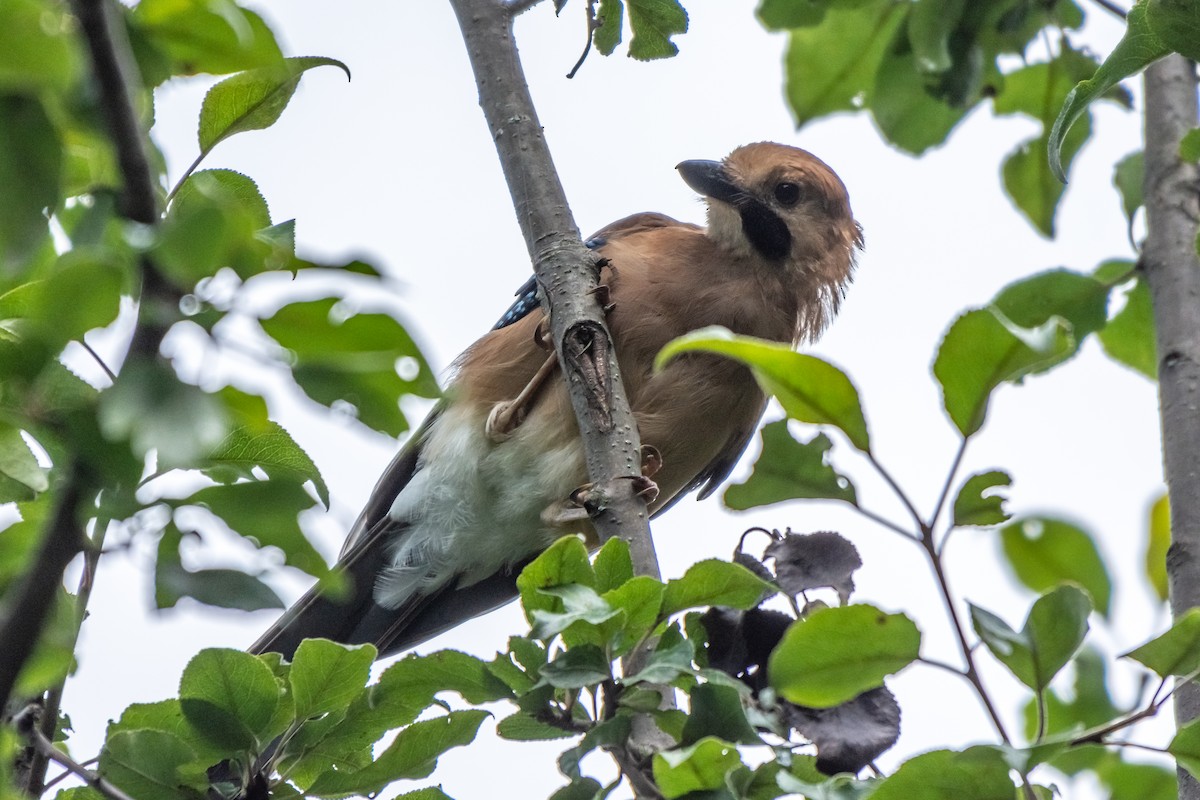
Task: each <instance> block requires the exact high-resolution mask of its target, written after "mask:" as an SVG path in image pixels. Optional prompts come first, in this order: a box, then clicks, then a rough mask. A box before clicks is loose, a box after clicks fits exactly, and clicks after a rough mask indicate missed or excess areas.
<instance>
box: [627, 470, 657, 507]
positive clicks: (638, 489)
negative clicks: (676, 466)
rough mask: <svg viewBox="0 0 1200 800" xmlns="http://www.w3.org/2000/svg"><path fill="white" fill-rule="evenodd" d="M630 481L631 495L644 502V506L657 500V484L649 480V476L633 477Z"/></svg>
mask: <svg viewBox="0 0 1200 800" xmlns="http://www.w3.org/2000/svg"><path fill="white" fill-rule="evenodd" d="M630 480H632V481H633V493H634V494H636V495H637V496H638V497H640V498H642V499H643V500H645V501H646V505H650V504H651V503H653V502H654V501H655V500H657V499H658V484H657V483H655V482H654V481H652V480H650V476H649V475H635V476H634V477H633V478H631V479H630Z"/></svg>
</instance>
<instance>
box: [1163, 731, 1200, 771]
mask: <svg viewBox="0 0 1200 800" xmlns="http://www.w3.org/2000/svg"><path fill="white" fill-rule="evenodd" d="M1167 752H1168V753H1170V754H1171V755H1173V756H1175V760H1176V761H1177V762H1179V766H1181V767H1183V768H1184V769H1186V770H1187V771H1188V772H1190V773H1191V774H1192V777H1193V778H1195V777H1198V776H1200V720H1192V721H1191V722H1189V723H1187V724H1186V725H1184V726H1183V727H1181V728H1180V729H1179V733H1177V734H1175V738H1174V739H1172V740H1171V743H1170V744H1169V745H1167Z"/></svg>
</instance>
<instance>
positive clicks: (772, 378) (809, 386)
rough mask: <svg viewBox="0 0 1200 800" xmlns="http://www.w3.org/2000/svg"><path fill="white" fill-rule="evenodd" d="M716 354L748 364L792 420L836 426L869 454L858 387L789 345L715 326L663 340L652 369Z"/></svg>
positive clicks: (764, 389)
mask: <svg viewBox="0 0 1200 800" xmlns="http://www.w3.org/2000/svg"><path fill="white" fill-rule="evenodd" d="M694 351H701V352H709V353H718V354H720V355H723V356H728V357H729V358H732V359H735V360H737V361H740V362H742V363H743V364H745V365H746V366H748V367H750V370H751V372H753V373H754V377H755V379H757V380H758V383H759V385H761V386H762V388H763V391H765V392H767V393H768V394H773V395H775V397H776V398H778V399H779V402H780V404H781V405H782V406H783V410H784V411H785V412H787V415H788V416H789V417H791V418H792V419H796V420H799V421H801V422H810V423H813V424H816V425H833V426H835V427H837V428H839V429H840V430H841V431H842V432H843V433H845V434H846V437H847V438H848V439H849V440H850V442H851V444H853V445H854V446H855V447H857V448H858V449H859V450H862V451H863V452H870V450H871V442H870V435H869V434H868V432H867V422H866V419H864V417H863V411H862V406H861V404H860V403H859V400H858V391H857V390H856V389H855V388H854V384H852V383H851V382H850V379H849V378H847V377H846V374H845V373H844V372H842V371H841V370H840V369H838V368H837V367H835V366H833V365H832V364H829V363H827V362H825V361H822V360H821V359H819V358H817V357H816V356H810V355H805V354H803V353H797V352H796V351H794V350H792V349H791V348H790V347H787V346H785V345H781V344H777V343H775V342H768V341H765V340H763V339H755V338H753V337H750V336H738V335H735V334H733V333H730V332H729V331H728V330H726V329H724V328H721V327H715V326H714V327H709V328H702V329H701V330H698V331H693V332H692V333H689V334H687V335H686V336H681V337H679V338H678V339H675V340H673V341H671V342H668V343H667V346H666V347H664V348H663V349H662V352H660V353H659V354H658V356H657V358H655V362H654V366H655V369H662V368H663V366H664V365H665V364H666V363H667V362H668V361H670V360H671V359H673V358H675V357H676V356H678V355H679V354H680V353H687V352H694Z"/></svg>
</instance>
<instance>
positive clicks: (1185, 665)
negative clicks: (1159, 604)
mask: <svg viewBox="0 0 1200 800" xmlns="http://www.w3.org/2000/svg"><path fill="white" fill-rule="evenodd" d="M1122 658H1132V659H1133V660H1134V661H1138V662H1140V663H1142V664H1144V665H1146V666H1147V667H1149V668H1150V669H1152V670H1154V671H1155V672H1157V673H1158V674H1159V675H1161V676H1162V677H1164V678H1165V677H1167V676H1168V675H1190V674H1191V673H1193V672H1195V671H1196V670H1197V669H1200V609H1198V608H1190V609H1188V610H1187V611H1186V612H1185V613H1184V614H1183V616H1181V617H1179V619H1177V620H1176V621H1175V624H1174V625H1172V626H1171V629H1170V630H1169V631H1167V632H1166V633H1164V634H1163V635H1162V636H1159V637H1157V638H1154V639H1151V640H1150V641H1149V642H1146V644H1144V645H1142V646H1141V647H1138V648H1135V649H1133V650H1130V651H1129V652H1128V653H1125V654H1124V655H1123V656H1122Z"/></svg>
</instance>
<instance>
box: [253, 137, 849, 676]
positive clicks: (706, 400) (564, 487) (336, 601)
mask: <svg viewBox="0 0 1200 800" xmlns="http://www.w3.org/2000/svg"><path fill="white" fill-rule="evenodd" d="M676 169H677V170H678V172H679V174H680V176H681V177H682V178H683V180H684V182H685V183H686V184H687V185H688V186H689V187H690V188H691V189H692V190H693V191H695V192H696V193H698V194H699V195H701V197H702V198H703V200H704V201H705V203H706V205H707V225H706V226H700V225H696V224H692V223H688V222H680V221H677V220H675V219H672V218H671V217H668V216H666V215H664V214H659V213H654V212H643V213H638V214H633V215H632V216H628V217H625V218H624V219H621V220H618V221H616V222H613V223H611V224H610V225H608V226H606V227H604V228H602V229H601V230H600V231H599V232H597V233H596V234H595V235H594V236H592V237H590V238H589V239H588V240H587V241H586V244H587V246H588V247H589V248H591V249H592V250H593V251H594V252H595V254H596V256H597V263H598V264H599V265H602V266H601V271H600V282H601V286H602V287H604V293H605V295H606V297H605V301H606V303H605V305H606V313H607V323H608V326H609V329H610V331H611V335H612V339H613V343H614V347H615V351H616V357H617V360H618V363H619V366H620V370H621V374H622V376H623V379H624V383H625V388H626V392H627V395H628V398H629V402H630V405H631V408H632V411H633V415H634V418H635V420H636V422H637V425H638V429H639V432H640V435H641V440H642V442H643V443H644V449H645V452H646V453H647V454H652V455H648V456H647V462H648V464H649V463H650V462H652V463H653V465H654V467H655V468H656V469H657V471H656V472H654V474H653V475H652V476H651V477H652V484H650V482H649V481H648V482H647V483H648V484H650V485H649V486H648V487H647V489H646V490H645V496H646V498H647V500H648V510H649V512H650V513H651V514H658V513H661V512H662V511H664V510H666V509H667V508H669V507H670V506H671V505H672V504H674V503H675V502H677V501H678V500H679V499H680V498H681V497H683V496H684V495H686V494H687V493H689V492H691V491H694V490H699V496H700V498H701V499H703V498H704V497H707V496H708V495H710V494H712V492H713V491H715V490H716V488H718V487H719V486H720V484H721V483H722V482H723V481H724V480H725V479H726V478H727V477H728V476H729V474H730V472H731V471H732V470H733V468H734V466H735V464H736V463H737V460H738V458H739V457H740V455H741V454H742V452H743V450H745V448H746V447H747V445H748V443H749V441H750V440H751V438H752V437H753V435H754V433H755V431H756V430H757V426H758V422H759V420H760V418H761V417H762V415H763V412H764V410H765V408H766V404H767V398H766V396H765V395H764V394H763V392H762V390H761V389H760V388H759V386H758V384H757V383H756V382H755V380H754V378H753V376H752V374H751V373H750V371H749V369H747V368H746V367H745V366H743V365H741V364H738V363H736V362H734V361H732V360H728V359H724V358H721V357H718V356H715V355H708V354H688V355H685V356H682V357H679V358H676V359H674V360H672V361H671V362H669V363H668V364H667V365H666V366H665V367H664V368H662V369H661V370H655V368H654V360H655V356H656V355H657V354H658V352H659V350H661V349H662V347H663V346H664V345H665V344H667V342H669V341H671V340H672V339H674V338H676V337H678V336H682V335H684V334H686V333H689V332H690V331H693V330H695V329H698V328H702V327H706V326H712V325H720V326H724V327H725V328H727V329H729V330H731V331H733V332H734V333H737V334H744V335H748V336H754V337H758V338H760V339H766V340H770V341H774V342H782V343H787V344H790V345H793V346H797V345H801V344H805V343H809V342H812V341H813V340H815V339H816V338H817V337H818V336H819V335H820V334H821V332H822V331H824V330H825V328H826V326H827V325H828V324H829V322H830V320H831V319H832V317H833V316H834V314H835V313H836V312H837V310H838V308H839V306H840V304H841V302H842V299H843V297H844V294H845V290H846V288H847V286H848V284H849V283H850V281H851V278H852V274H853V270H854V267H855V261H856V257H857V252H858V250H860V249H861V248H862V246H863V237H862V228H861V226H860V225H859V224H858V223H857V222H856V221H855V219H854V215H853V213H852V211H851V207H850V199H849V195H848V193H847V190H846V187H845V185H844V184H843V183H842V181H841V179H840V178H839V177H838V176H837V174H836V173H835V172H834V171H833V170H832V169H831V168H830V167H829V166H828V165H826V164H825V163H824V162H823V161H821V160H820V159H819V158H817V157H816V156H815V155H813V154H811V153H809V152H808V151H806V150H802V149H800V148H798V147H793V146H790V145H785V144H778V143H773V142H758V143H754V144H749V145H745V146H742V147H739V148H737V149H735V150H734V151H733V152H732V153H730V154H729V155H728V156H727V157H726V158H724V159H722V160H720V161H710V160H692V161H683V162H681V163H680V164H678V165H677V167H676ZM537 290H538V287H537V282H536V280H535V279H530V280H529V281H528V282H527V283H526V284H525V285H523V286H522V287H521V289H520V290H519V291H518V293H517V300H516V302H514V303H513V304H512V307H511V308H510V309H509V310H508V311H507V312H506V313H505V314H504V315H503V316H502V317H501V319H500V321H499V322H498V323H496V325H495V327H494V328H492V329H491V330H490V331H488V332H487V333H486V334H485V335H484V336H483V337H482V338H480V339H479V340H478V341H476V342H475V343H474V344H473V345H471V346H470V347H469V348H468V349H467V350H466V351H465V352H464V353H463V354H462V355H461V356H460V357H459V358H458V359H457V360H456V362H455V364H454V366H453V368H452V377H451V379H450V380H449V383H448V386H447V388H446V391H445V393H444V396H443V399H442V400H441V401H440V402H439V403H438V405H437V406H435V408H434V409H433V410H432V411H431V412H430V414H429V416H428V417H427V418H426V419H425V421H424V423H423V424H422V425H421V426H420V427H419V428H418V429H417V430H416V431H415V432H414V433H413V434H412V435H411V436H410V437H409V439H408V440H407V442H406V443H405V445H404V446H403V448H402V449H400V451H399V452H398V453H397V455H396V456H395V457H394V458H393V460H392V462H391V463H390V464H389V465H388V467H387V468H386V470H385V471H384V473H383V474H382V476H381V477H380V479H379V481H378V484H377V485H376V487H375V489H374V491H373V492H372V494H371V495H370V497H369V499H368V501H367V504H366V506H365V507H364V509H363V510H362V512H361V514H360V515H359V517H358V518H357V520H356V521H355V522H354V524H353V526H352V527H351V529H350V532H349V534H348V536H347V539H346V542H345V545H344V547H343V549H342V552H341V555H340V557H339V561H338V564H337V566H336V567H335V569H336V570H338V571H339V572H341V573H342V574H344V575H345V576H346V578H347V581H346V583H347V584H348V586H347V588H346V591H345V592H343V593H342V595H341V596H338V595H334V594H326V593H325V591H323V590H322V589H321V588H320V586H319V585H318V586H317V587H314V588H313V589H312V590H310V591H309V592H308V593H307V594H305V595H304V596H303V597H301V598H300V599H299V600H298V601H297V602H296V603H295V604H294V605H293V606H292V607H291V608H289V609H288V610H287V611H285V612H284V614H283V615H282V616H281V617H280V619H279V620H278V621H277V622H276V623H275V624H274V625H273V626H272V627H271V628H270V629H268V630H267V631H266V632H265V633H264V634H263V635H262V636H261V637H260V638H259V639H258V641H257V642H255V644H254V645H253V646H252V647H251V648H250V649H251V652H254V653H265V652H278V653H281V654H283V655H284V657H286V658H290V657H291V656H292V654H293V653H294V652H295V650H296V648H297V647H298V646H299V644H300V642H301V641H302V640H303V639H306V638H311V637H323V638H328V639H332V640H334V641H338V642H341V643H344V644H361V643H370V644H373V645H374V646H375V647H376V648H377V650H378V654H379V657H383V656H385V655H390V654H394V653H398V652H401V651H403V650H407V649H409V648H411V647H414V646H416V645H417V644H420V643H422V642H424V641H425V640H427V639H429V638H431V637H433V636H435V635H437V634H439V633H442V632H444V631H446V630H449V629H450V628H452V627H454V626H456V625H458V624H459V623H461V622H463V621H465V620H467V619H469V618H472V617H475V616H478V615H480V614H482V613H485V612H487V611H489V610H492V609H493V608H496V607H498V606H500V605H502V604H504V603H506V602H508V601H510V600H512V599H513V598H515V597H516V595H517V590H516V584H515V579H516V575H517V574H518V573H519V570H520V568H521V567H522V566H523V565H524V564H526V563H528V562H529V561H530V560H532V559H533V558H534V557H536V556H537V555H538V554H539V553H540V552H542V551H543V550H544V549H545V548H547V547H548V546H549V545H550V544H552V543H553V542H554V541H556V540H557V539H558V538H559V537H561V536H563V535H567V534H571V533H583V534H584V535H585V537H591V538H590V539H589V541H590V542H591V543H592V544H593V545H594V544H595V538H594V537H595V533H594V531H592V530H591V529H590V525H589V523H588V521H587V519H586V517H587V514H586V512H585V513H582V514H581V513H577V512H578V508H575V509H574V512H576V513H573V509H572V505H573V503H574V502H575V501H573V500H572V499H571V498H572V497H575V496H576V495H575V494H574V492H575V490H576V489H577V488H578V487H580V486H582V485H584V484H585V482H586V480H587V475H586V469H585V465H584V457H583V450H582V446H581V443H580V439H579V432H578V427H577V423H576V422H575V417H574V413H573V411H572V406H571V402H570V398H569V396H568V393H567V387H566V382H565V381H563V380H561V378H559V377H557V376H556V372H555V365H556V362H555V359H554V353H553V351H552V350H550V349H548V347H547V345H546V344H545V336H544V334H545V317H544V314H543V311H542V309H541V307H540V304H539V303H538V297H537ZM648 469H649V467H648Z"/></svg>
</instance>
